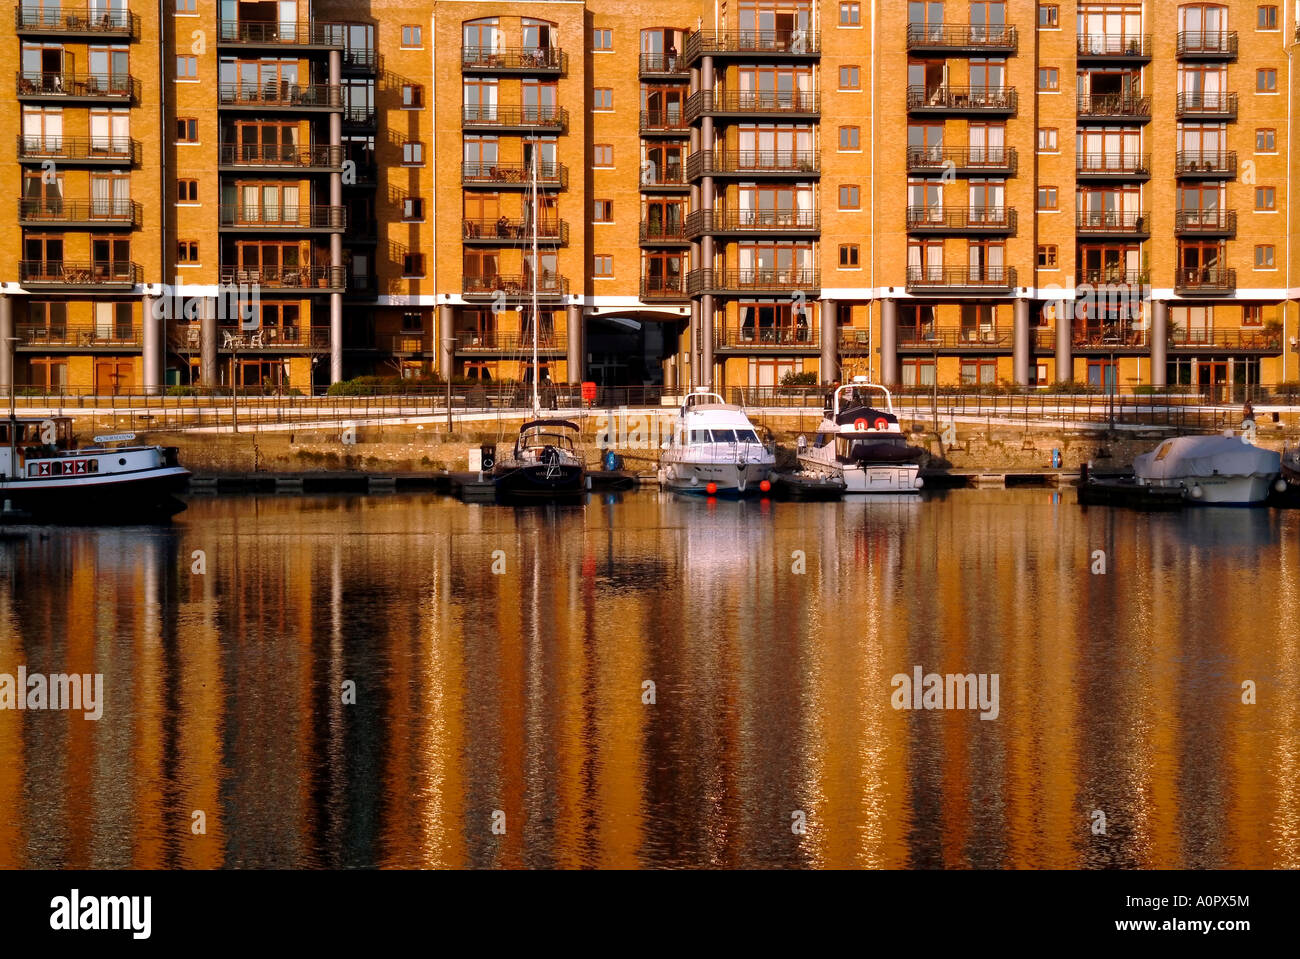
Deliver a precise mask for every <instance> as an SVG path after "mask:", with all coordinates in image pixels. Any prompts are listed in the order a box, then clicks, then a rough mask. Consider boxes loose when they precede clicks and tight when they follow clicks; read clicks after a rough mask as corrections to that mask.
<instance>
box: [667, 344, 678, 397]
mask: <svg viewBox="0 0 1300 959" xmlns="http://www.w3.org/2000/svg"><path fill="white" fill-rule="evenodd" d="M664 389H665V390H675V389H677V351H676V350H673V352H672V355H671V356H668V357H666V358H665V359H664Z"/></svg>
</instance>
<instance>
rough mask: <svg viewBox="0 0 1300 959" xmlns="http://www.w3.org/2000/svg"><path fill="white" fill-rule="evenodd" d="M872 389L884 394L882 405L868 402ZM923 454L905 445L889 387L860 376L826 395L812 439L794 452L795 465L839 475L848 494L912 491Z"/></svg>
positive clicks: (917, 485) (918, 484) (916, 485)
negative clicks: (826, 406) (796, 454)
mask: <svg viewBox="0 0 1300 959" xmlns="http://www.w3.org/2000/svg"><path fill="white" fill-rule="evenodd" d="M871 391H877V392H879V393H880V394H881V395H883V396H884V400H885V402H884V406H883V408H881V407H877V406H873V405H871V403H870V402H869V400H870V398H871V397H870V394H871ZM924 455H925V451H924V450H922V449H920V448H919V447H916V446H908V445H907V440H906V439H905V438H904V436H903V431H902V429H901V428H900V427H899V425H898V416H897V415H895V413H894V401H893V398H892V397H891V396H890V394H889V390H887V389H885V388H884V387H883V386H879V385H877V384H874V383H869V382H867V379H866V377H862V376H859V377H856V378H855V379H854V380H853V382H852V383H851V384H849V385H848V386H841V387H840V388H839V389H837V390H836V391H835V393H834V394H833V395H832V396H831V398H830V409H828V410H827V411H826V419H825V420H823V421H822V424H821V425H820V426H819V427H818V428H817V438H816V440H815V441H814V442H813V445H812V446H811V447H809V448H807V449H803V450H800V452H799V466H800V468H801V469H802V470H803V471H804V472H806V473H814V474H815V473H827V474H830V475H832V476H839V477H841V478H842V479H843V480H844V483H845V491H846V492H849V493H915V492H916V491H917V490H919V489H920V488H921V483H922V481H921V467H920V464H919V463H918V462H917V461H918V460H920V459H921V457H922V456H924Z"/></svg>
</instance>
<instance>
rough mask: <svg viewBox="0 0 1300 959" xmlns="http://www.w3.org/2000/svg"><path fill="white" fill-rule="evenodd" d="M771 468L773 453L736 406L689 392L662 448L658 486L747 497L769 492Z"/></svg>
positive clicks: (713, 396) (713, 395)
mask: <svg viewBox="0 0 1300 959" xmlns="http://www.w3.org/2000/svg"><path fill="white" fill-rule="evenodd" d="M775 468H776V453H775V452H774V451H773V450H772V449H770V448H769V447H767V446H766V445H764V444H763V442H762V440H760V439H759V436H758V431H757V430H755V429H754V424H753V423H751V422H750V421H749V417H748V416H746V415H745V411H744V410H743V409H742V408H741V407H739V406H736V405H734V404H732V403H727V402H726V401H725V400H723V398H722V397H721V396H719V395H718V394H717V393H710V392H708V391H707V390H693V391H691V393H689V394H688V395H687V397H686V402H685V403H684V404H683V405H682V409H681V413H680V414H679V416H678V419H677V422H676V424H675V428H674V430H673V433H672V436H671V439H670V440H669V441H668V442H666V443H665V444H664V446H663V453H662V455H661V456H660V457H659V483H660V485H661V486H663V487H665V488H666V489H670V490H675V491H676V492H679V493H706V494H708V495H710V496H752V495H755V494H759V493H766V492H768V491H769V490H770V489H771V478H772V471H773V470H774V469H775Z"/></svg>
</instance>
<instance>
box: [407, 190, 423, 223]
mask: <svg viewBox="0 0 1300 959" xmlns="http://www.w3.org/2000/svg"><path fill="white" fill-rule="evenodd" d="M402 219H403V220H423V219H424V197H420V196H408V197H407V198H406V199H405V200H403V201H402Z"/></svg>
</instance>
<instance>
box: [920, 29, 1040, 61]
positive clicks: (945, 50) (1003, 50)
mask: <svg viewBox="0 0 1300 959" xmlns="http://www.w3.org/2000/svg"><path fill="white" fill-rule="evenodd" d="M1016 49H1017V44H1016V28H1015V27H1012V26H1007V25H1006V24H995V25H989V26H985V25H981V24H947V23H937V24H929V23H909V24H908V25H907V52H908V53H934V54H939V55H940V56H942V55H945V54H948V55H961V56H966V55H969V56H976V57H1004V56H1010V55H1013V54H1014V53H1015V52H1016Z"/></svg>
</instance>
